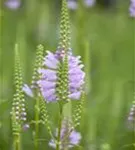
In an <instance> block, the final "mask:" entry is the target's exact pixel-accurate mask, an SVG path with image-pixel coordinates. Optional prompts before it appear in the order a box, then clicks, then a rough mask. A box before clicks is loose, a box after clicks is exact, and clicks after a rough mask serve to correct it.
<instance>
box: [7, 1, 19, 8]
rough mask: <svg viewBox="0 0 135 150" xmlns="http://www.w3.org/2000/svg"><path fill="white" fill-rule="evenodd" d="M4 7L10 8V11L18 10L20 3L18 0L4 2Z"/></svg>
mask: <svg viewBox="0 0 135 150" xmlns="http://www.w3.org/2000/svg"><path fill="white" fill-rule="evenodd" d="M5 5H6V6H7V7H8V8H10V9H14V10H15V9H18V8H19V7H20V5H21V1H20V0H7V1H6V2H5Z"/></svg>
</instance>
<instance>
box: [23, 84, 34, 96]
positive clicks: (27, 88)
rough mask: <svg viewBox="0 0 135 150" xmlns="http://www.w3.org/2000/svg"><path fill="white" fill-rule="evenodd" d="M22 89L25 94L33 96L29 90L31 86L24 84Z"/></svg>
mask: <svg viewBox="0 0 135 150" xmlns="http://www.w3.org/2000/svg"><path fill="white" fill-rule="evenodd" d="M22 90H23V92H24V93H25V94H26V95H28V96H30V97H33V96H34V95H33V92H32V90H31V88H30V87H29V86H28V85H27V84H24V86H23V88H22Z"/></svg>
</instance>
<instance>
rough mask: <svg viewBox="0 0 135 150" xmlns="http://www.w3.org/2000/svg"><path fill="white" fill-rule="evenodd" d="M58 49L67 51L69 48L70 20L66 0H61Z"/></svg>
mask: <svg viewBox="0 0 135 150" xmlns="http://www.w3.org/2000/svg"><path fill="white" fill-rule="evenodd" d="M61 8H62V10H61V22H60V35H59V37H60V42H59V47H58V48H59V49H64V50H65V51H67V50H68V49H69V48H70V21H69V13H68V8H67V2H66V0H62V7H61Z"/></svg>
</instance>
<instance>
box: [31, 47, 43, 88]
mask: <svg viewBox="0 0 135 150" xmlns="http://www.w3.org/2000/svg"><path fill="white" fill-rule="evenodd" d="M43 54H44V47H43V46H42V45H38V46H37V51H36V58H35V66H34V71H33V76H32V88H34V87H36V86H37V85H36V82H37V81H38V79H39V78H40V75H39V73H38V69H39V68H41V67H42V63H43Z"/></svg>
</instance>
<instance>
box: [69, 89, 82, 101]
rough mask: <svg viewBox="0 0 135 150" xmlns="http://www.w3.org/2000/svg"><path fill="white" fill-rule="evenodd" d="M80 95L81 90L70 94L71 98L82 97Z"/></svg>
mask: <svg viewBox="0 0 135 150" xmlns="http://www.w3.org/2000/svg"><path fill="white" fill-rule="evenodd" d="M80 97H81V92H80V91H78V92H75V93H72V94H70V95H69V98H71V99H75V100H78V99H80Z"/></svg>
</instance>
